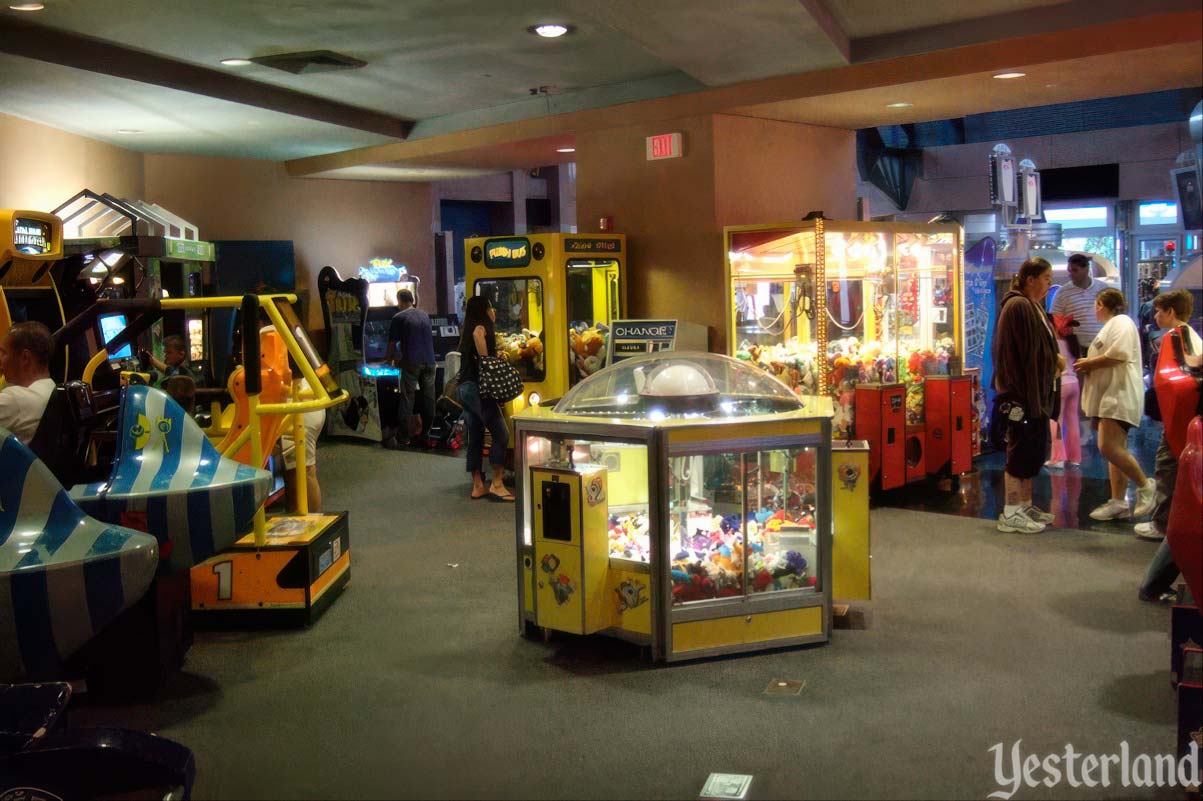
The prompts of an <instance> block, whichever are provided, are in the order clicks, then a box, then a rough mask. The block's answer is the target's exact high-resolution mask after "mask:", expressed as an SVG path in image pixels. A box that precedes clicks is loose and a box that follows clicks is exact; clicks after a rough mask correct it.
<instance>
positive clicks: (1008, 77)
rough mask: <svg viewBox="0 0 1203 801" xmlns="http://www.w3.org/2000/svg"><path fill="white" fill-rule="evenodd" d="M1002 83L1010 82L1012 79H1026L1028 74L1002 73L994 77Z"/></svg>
mask: <svg viewBox="0 0 1203 801" xmlns="http://www.w3.org/2000/svg"><path fill="white" fill-rule="evenodd" d="M994 77H995V78H997V79H998V80H1000V81H1009V80H1011V79H1012V78H1026V77H1027V73H1026V72H1000V73H998V74H997V75H995V76H994Z"/></svg>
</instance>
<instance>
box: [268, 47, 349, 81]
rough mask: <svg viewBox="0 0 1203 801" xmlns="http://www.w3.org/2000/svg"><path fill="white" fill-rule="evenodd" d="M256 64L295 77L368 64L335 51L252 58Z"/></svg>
mask: <svg viewBox="0 0 1203 801" xmlns="http://www.w3.org/2000/svg"><path fill="white" fill-rule="evenodd" d="M251 61H253V62H255V63H256V64H262V65H263V66H265V67H271V68H272V69H277V70H283V71H284V72H291V73H292V74H293V75H302V74H308V73H311V72H334V71H336V70H357V69H359V68H360V67H366V66H367V65H368V62H366V61H360V60H359V59H357V58H352V57H351V56H345V55H343V54H342V53H335V52H334V51H333V50H308V51H306V52H304V53H279V54H278V55H274V56H260V57H259V58H252V59H251Z"/></svg>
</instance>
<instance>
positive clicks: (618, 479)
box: [593, 445, 648, 507]
mask: <svg viewBox="0 0 1203 801" xmlns="http://www.w3.org/2000/svg"><path fill="white" fill-rule="evenodd" d="M593 458H594V460H595V461H597V462H598V463H599V464H602V465H605V467H606V472H607V476H606V483H607V484H608V485H609V491H610V506H611V507H615V506H635V505H640V504H646V503H647V487H648V483H647V446H646V445H613V446H607V447H605V448H604V449H602V450H600V451H597V452H596V453H595V455H594V457H593Z"/></svg>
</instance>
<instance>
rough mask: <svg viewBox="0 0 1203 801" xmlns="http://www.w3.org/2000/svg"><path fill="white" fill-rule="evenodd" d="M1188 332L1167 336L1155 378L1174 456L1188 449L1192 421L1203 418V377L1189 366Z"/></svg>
mask: <svg viewBox="0 0 1203 801" xmlns="http://www.w3.org/2000/svg"><path fill="white" fill-rule="evenodd" d="M1185 328H1186V326H1180V327H1178V328H1174V329H1171V330H1170V331H1167V332H1166V334H1165V336H1164V337H1163V338H1162V340H1161V352H1160V353H1159V354H1158V356H1157V369H1156V372H1155V373H1154V374H1153V390H1154V392H1156V394H1157V406H1158V409H1159V411H1160V412H1161V422H1162V425H1163V426H1164V430H1165V439H1166V442H1168V443H1169V446H1170V450H1171V451H1173V452H1174V454H1175V455H1176V454H1179V453H1182V449H1183V448H1184V447H1186V429H1187V426H1188V425H1189V424H1190V422H1191V420H1193V419H1194V418H1195V417H1196V416H1197V415H1199V414H1203V373H1201V372H1200V370H1199V369H1198V368H1193V367H1190V366H1188V365H1187V363H1186V355H1187V354H1188V353H1190V341H1191V340H1190V337H1188V336H1184V335H1183V334H1184V329H1185Z"/></svg>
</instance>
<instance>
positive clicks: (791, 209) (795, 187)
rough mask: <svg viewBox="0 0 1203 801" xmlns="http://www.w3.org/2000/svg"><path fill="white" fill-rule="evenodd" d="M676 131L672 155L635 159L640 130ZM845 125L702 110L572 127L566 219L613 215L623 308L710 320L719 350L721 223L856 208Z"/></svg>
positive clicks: (584, 225)
mask: <svg viewBox="0 0 1203 801" xmlns="http://www.w3.org/2000/svg"><path fill="white" fill-rule="evenodd" d="M674 131H677V132H680V133H681V134H682V150H683V153H684V155H683V157H682V158H679V159H667V160H663V161H650V162H649V161H647V160H646V150H645V144H644V139H645V137H647V136H651V135H653V134H660V133H670V132H674ZM855 148H856V134H855V133H854V132H853V131H846V130H840V129H835V128H822V127H817V126H812V125H800V124H797V123H788V122H777V121H772V120H761V119H755V118H750V117H734V116H727V115H711V116H701V117H688V118H684V119H677V120H670V121H667V122H663V123H656V124H649V125H639V126H628V127H624V128H613V129H608V130H604V131H593V132H584V133H578V134H577V135H576V159H577V209H578V218H577V223H578V226H579V229H580V231H582V232H595V231H597V230H598V227H597V223H598V218H599V217H601V216H602V215H609V216H612V217H613V222H614V231H616V232H618V233H624V234H626V235H627V237H628V240H627V241H628V245H629V250H630V254H629V261H628V292H627V297H628V306H629V310H628V314H629V315H630V316H633V317H643V316H647V317H659V316H664V317H675V318H678V319H682V320H689V321H691V322H696V323H701V324H702V325H706V326H710V327H711V329H712V330H713V336H712V338H711V348H712V349H713V350H716V351H719V352H722V351H723V350H724V349H725V348H726V311H725V303H726V292H727V289H726V287H725V285H724V280H723V235H722V234H723V226H725V225H744V224H756V223H775V222H784V221H787V220H798V219H801V218H802V217H803V215H805V214H806V213H807V212H808V211H811V210H815V209H821V210H823V211H824V212H825V213H826V214H827V216H828V217H833V218H842V219H850V218H851V217H852V216H853V215H854V213H855V209H856V152H855Z"/></svg>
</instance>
